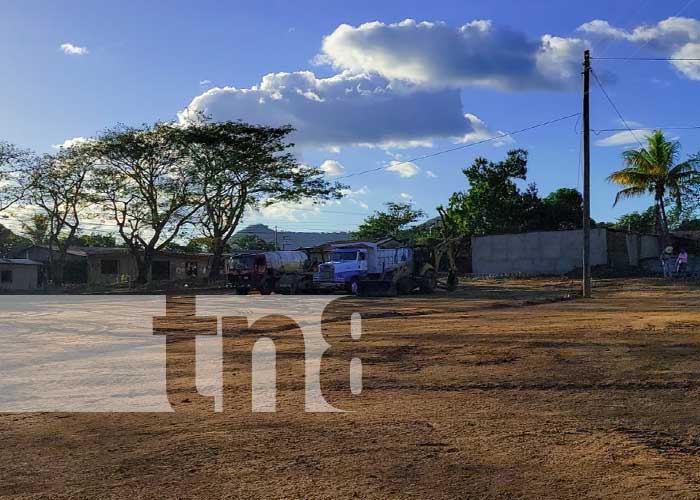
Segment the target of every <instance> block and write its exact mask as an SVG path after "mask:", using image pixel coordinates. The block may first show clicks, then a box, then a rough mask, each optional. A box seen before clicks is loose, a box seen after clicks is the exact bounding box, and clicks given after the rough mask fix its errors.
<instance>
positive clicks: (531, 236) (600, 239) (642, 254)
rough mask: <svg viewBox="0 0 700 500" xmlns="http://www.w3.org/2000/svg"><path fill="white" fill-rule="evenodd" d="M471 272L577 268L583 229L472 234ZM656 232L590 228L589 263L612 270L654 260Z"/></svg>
mask: <svg viewBox="0 0 700 500" xmlns="http://www.w3.org/2000/svg"><path fill="white" fill-rule="evenodd" d="M471 250H472V268H473V272H474V274H533V275H534V274H566V273H569V272H571V271H573V270H574V269H577V268H580V267H581V264H582V262H581V261H582V256H583V231H582V230H580V229H578V230H573V231H540V232H532V233H522V234H498V235H492V236H479V237H473V238H472V241H471ZM660 252H661V247H660V241H659V237H658V236H656V235H649V234H639V233H628V232H625V231H618V230H613V229H605V228H603V229H592V230H591V265H593V266H610V267H611V268H613V269H629V268H630V267H639V266H640V264H641V263H642V261H644V260H645V259H652V258H654V259H658V258H659V255H660Z"/></svg>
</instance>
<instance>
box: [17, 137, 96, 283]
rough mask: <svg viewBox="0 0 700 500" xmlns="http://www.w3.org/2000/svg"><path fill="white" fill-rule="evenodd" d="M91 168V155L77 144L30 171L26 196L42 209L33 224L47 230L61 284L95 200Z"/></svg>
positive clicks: (55, 277)
mask: <svg viewBox="0 0 700 500" xmlns="http://www.w3.org/2000/svg"><path fill="white" fill-rule="evenodd" d="M91 171H92V161H91V158H90V156H89V155H88V154H86V152H85V150H84V149H83V148H81V147H79V146H76V147H73V148H69V149H65V150H62V151H60V152H59V153H57V154H54V155H46V156H44V157H43V158H42V159H41V160H40V161H39V162H38V163H37V164H36V165H35V166H34V167H33V168H32V169H31V170H30V171H29V172H28V178H27V181H26V182H27V186H26V192H25V197H24V199H25V202H26V203H27V204H28V205H29V206H30V207H36V208H38V209H39V210H40V211H41V212H39V213H38V214H36V215H35V217H34V226H35V229H38V230H40V231H45V236H44V239H45V240H46V242H47V243H48V245H49V249H50V252H49V259H50V266H49V271H50V276H51V279H52V280H53V281H54V282H55V283H56V284H59V285H60V284H62V283H63V271H64V268H65V263H66V256H67V252H68V248H69V247H70V246H71V245H72V244H73V243H74V242H75V238H76V234H77V232H78V228H79V227H80V218H81V216H82V215H83V214H84V212H85V211H86V210H88V209H89V207H90V204H91V203H92V200H93V198H92V196H91V195H90V191H89V182H88V180H89V175H90V172H91ZM37 223H38V224H37ZM39 226H41V227H39ZM54 249H55V250H56V255H55V258H54V252H53V250H54Z"/></svg>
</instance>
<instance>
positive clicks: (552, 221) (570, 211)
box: [542, 188, 583, 230]
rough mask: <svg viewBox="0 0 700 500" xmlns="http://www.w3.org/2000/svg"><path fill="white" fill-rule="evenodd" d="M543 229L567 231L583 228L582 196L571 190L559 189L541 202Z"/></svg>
mask: <svg viewBox="0 0 700 500" xmlns="http://www.w3.org/2000/svg"><path fill="white" fill-rule="evenodd" d="M542 206H543V211H544V217H545V221H544V226H545V227H543V229H549V230H567V229H580V228H581V227H583V196H581V193H579V192H578V191H577V190H576V189H573V188H559V189H557V190H555V191H552V192H551V193H549V195H547V197H546V198H544V199H543V200H542Z"/></svg>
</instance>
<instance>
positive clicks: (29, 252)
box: [14, 245, 87, 284]
mask: <svg viewBox="0 0 700 500" xmlns="http://www.w3.org/2000/svg"><path fill="white" fill-rule="evenodd" d="M14 256H15V257H17V258H22V259H30V260H33V261H36V262H39V263H41V264H43V265H44V266H45V267H47V266H48V264H49V262H50V261H51V260H52V258H53V260H55V259H57V258H58V250H57V249H56V248H49V247H48V246H45V245H31V246H28V247H25V248H23V249H21V250H19V251H17V252H15V254H14ZM63 280H64V282H65V283H71V284H84V283H87V253H85V251H84V249H83V248H80V247H70V248H69V249H68V250H67V251H66V262H65V266H64V268H63Z"/></svg>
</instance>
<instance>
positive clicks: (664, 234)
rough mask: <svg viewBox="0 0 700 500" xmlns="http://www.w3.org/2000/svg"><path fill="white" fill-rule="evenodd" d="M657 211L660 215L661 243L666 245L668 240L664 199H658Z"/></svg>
mask: <svg viewBox="0 0 700 500" xmlns="http://www.w3.org/2000/svg"><path fill="white" fill-rule="evenodd" d="M659 213H660V215H661V245H662V246H664V247H665V246H666V243H667V242H668V220H667V219H666V206H665V205H664V200H663V198H661V199H660V200H659Z"/></svg>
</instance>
